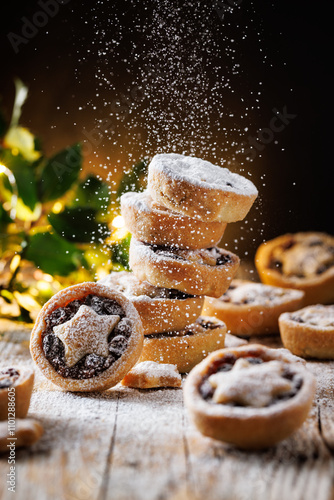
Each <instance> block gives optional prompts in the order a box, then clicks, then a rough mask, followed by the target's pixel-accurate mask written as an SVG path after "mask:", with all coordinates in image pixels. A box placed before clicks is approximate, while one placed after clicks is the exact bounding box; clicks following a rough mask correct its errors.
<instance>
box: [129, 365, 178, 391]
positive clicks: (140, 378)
mask: <svg viewBox="0 0 334 500" xmlns="http://www.w3.org/2000/svg"><path fill="white" fill-rule="evenodd" d="M181 382H182V379H181V375H180V373H179V372H178V370H177V366H176V365H173V364H170V363H157V362H156V361H142V362H141V363H138V364H137V365H136V366H134V368H132V370H131V371H130V372H129V373H128V374H127V375H126V376H125V378H124V379H123V381H122V384H123V385H126V386H128V387H138V388H143V389H149V388H155V387H181Z"/></svg>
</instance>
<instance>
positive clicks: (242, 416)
mask: <svg viewBox="0 0 334 500" xmlns="http://www.w3.org/2000/svg"><path fill="white" fill-rule="evenodd" d="M240 358H260V359H261V360H262V361H263V362H264V364H266V362H270V361H271V362H272V361H274V365H275V369H276V368H277V367H279V368H280V366H281V364H282V369H283V367H284V369H283V371H282V374H283V375H282V377H285V378H283V379H282V378H281V377H278V379H277V380H278V383H279V384H282V383H283V386H284V384H285V382H284V380H286V384H287V385H289V384H288V382H289V378H290V379H291V381H295V382H294V383H295V384H296V385H295V390H294V391H291V392H290V394H291V396H290V395H289V393H288V392H286V394H287V395H288V397H287V399H282V400H276V401H275V397H276V396H277V395H279V394H280V392H279V391H281V392H282V394H284V391H287V390H288V389H287V388H284V389H283V388H282V387H281V388H280V387H279V384H277V382H276V380H275V378H274V377H273V379H274V381H275V384H276V385H275V384H274V383H273V385H272V387H271V386H269V385H266V384H268V379H267V380H262V378H261V377H260V378H258V379H257V381H256V380H255V385H254V387H252V386H250V385H249V380H250V378H249V375H248V376H247V373H246V371H247V370H246V369H245V370H244V371H245V374H244V376H243V378H241V379H240V378H239V380H241V383H240V384H239V385H237V386H236V387H235V381H234V389H233V384H230V385H229V386H228V385H227V383H226V384H225V388H224V382H221V384H222V385H221V386H220V394H221V395H222V396H220V394H218V396H219V397H221V399H223V398H224V397H225V399H226V400H229V399H227V398H228V397H229V398H231V394H233V391H234V396H233V397H232V399H231V401H233V400H235V401H239V398H240V394H241V396H243V397H245V398H246V399H245V401H244V399H243V397H242V399H241V401H243V405H240V403H236V404H231V403H230V404H223V403H215V402H213V400H212V398H211V399H210V398H208V399H205V397H204V396H205V392H204V393H203V387H204V386H203V383H204V382H205V381H208V380H209V377H210V376H212V375H213V374H215V373H221V374H222V372H217V369H218V367H219V365H221V364H222V363H224V362H228V363H237V362H238V360H239V361H241V363H244V361H243V360H241V359H240ZM232 360H233V361H232ZM295 360H296V361H297V360H298V358H295V357H294V356H292V355H291V354H290V353H289V352H288V351H286V350H285V349H269V348H267V347H264V346H261V345H256V344H252V345H248V346H243V347H239V348H235V349H222V350H219V351H216V352H214V353H212V354H210V355H209V356H208V357H207V358H206V359H204V360H203V361H202V362H201V363H200V364H198V365H197V366H196V367H195V368H194V369H193V370H192V371H191V372H190V374H189V375H188V377H187V379H186V382H185V385H184V399H185V405H186V407H187V409H188V411H189V413H190V416H191V418H192V419H193V421H194V423H195V425H196V426H197V428H198V429H199V430H200V432H201V433H202V434H204V435H205V436H209V437H212V438H214V439H218V440H221V441H225V442H227V443H231V444H234V445H236V446H237V447H239V448H244V449H261V448H267V447H269V446H273V445H274V444H276V443H277V442H278V441H281V440H282V439H285V438H286V437H288V436H289V435H290V434H291V433H292V432H293V431H295V430H296V429H297V428H298V427H300V426H301V425H302V423H303V422H304V421H305V419H306V418H307V415H308V413H309V410H310V408H311V406H312V401H313V397H314V393H315V385H316V384H315V379H314V377H313V375H312V373H310V372H309V371H307V370H306V368H305V367H304V365H303V363H301V362H296V361H295ZM246 362H247V361H246ZM233 366H234V365H233ZM267 371H268V370H267ZM284 371H285V372H284ZM252 372H253V375H252V377H253V380H254V370H253V371H252ZM226 373H227V374H229V373H231V372H228V371H227V372H226ZM249 373H250V372H249ZM260 373H261V372H260ZM284 373H286V375H284ZM240 375H241V376H242V375H243V374H242V372H241V370H240V372H239V377H240ZM256 376H257V374H256V372H255V377H256ZM286 377H288V378H286ZM222 380H223V381H224V379H222ZM226 380H227V379H226ZM243 380H244V381H245V384H244V386H243V385H242V383H243ZM261 381H262V382H261ZM291 383H292V382H291ZM299 383H301V386H300V387H298V385H297V384H299ZM277 386H278V387H277ZM210 387H211V386H210ZM250 387H251V389H250ZM257 387H260V392H261V388H263V389H266V388H267V389H268V391H269V396H270V393H271V392H272V394H273V396H272V398H273V399H272V403H269V404H268V405H267V406H263V405H261V398H260V401H259V400H258V395H257V393H256V388H257ZM224 390H225V391H226V393H225V394H224ZM253 391H254V392H253ZM243 392H244V394H243ZM253 395H254V401H255V402H256V405H257V406H256V407H254V406H251V405H249V404H248V403H249V399H250V398H251V397H252V396H253ZM234 398H235V399H234Z"/></svg>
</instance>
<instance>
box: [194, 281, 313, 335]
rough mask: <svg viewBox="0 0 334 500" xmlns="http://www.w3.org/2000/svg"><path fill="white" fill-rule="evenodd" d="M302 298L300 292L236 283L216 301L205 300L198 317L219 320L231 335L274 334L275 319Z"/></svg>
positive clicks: (277, 330)
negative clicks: (205, 316)
mask: <svg viewBox="0 0 334 500" xmlns="http://www.w3.org/2000/svg"><path fill="white" fill-rule="evenodd" d="M303 298H304V292H302V291H300V290H291V289H290V290H289V289H287V288H280V287H277V286H270V285H263V284H262V283H253V282H251V281H247V280H238V279H236V280H233V281H232V284H231V286H230V288H229V289H228V290H227V291H226V292H225V293H224V295H222V296H221V297H219V299H215V298H213V297H206V298H205V303H204V308H203V313H202V314H205V315H207V316H216V317H217V318H219V319H221V320H222V321H224V323H226V327H227V329H228V330H229V331H230V332H231V333H233V334H235V335H240V336H252V335H263V334H267V333H278V332H279V329H278V318H279V315H280V314H281V313H283V312H286V311H295V310H296V309H299V308H300V307H301V306H302V302H303Z"/></svg>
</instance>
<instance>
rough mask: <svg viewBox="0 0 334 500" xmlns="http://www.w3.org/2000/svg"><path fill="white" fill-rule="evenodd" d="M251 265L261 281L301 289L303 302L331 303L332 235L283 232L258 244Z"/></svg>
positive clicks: (333, 289)
mask: <svg viewBox="0 0 334 500" xmlns="http://www.w3.org/2000/svg"><path fill="white" fill-rule="evenodd" d="M255 264H256V267H257V271H258V273H259V276H260V278H261V281H262V282H263V283H266V284H268V285H275V286H281V287H283V288H296V289H298V290H303V291H304V292H305V299H304V305H311V304H318V303H321V304H331V303H333V302H334V237H333V236H330V235H329V234H325V233H314V232H306V233H296V234H285V235H283V236H279V237H278V238H275V239H273V240H270V241H267V242H265V243H262V245H260V246H259V248H258V250H257V252H256V256H255Z"/></svg>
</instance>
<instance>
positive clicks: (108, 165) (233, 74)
mask: <svg viewBox="0 0 334 500" xmlns="http://www.w3.org/2000/svg"><path fill="white" fill-rule="evenodd" d="M125 5H126V7H125ZM70 8H71V7H70ZM80 16H81V19H82V22H83V24H85V25H87V28H88V29H90V32H91V33H94V34H95V36H94V38H93V40H92V42H91V44H90V46H89V50H87V51H85V52H83V51H82V47H81V45H84V44H85V40H83V39H82V40H80V41H81V42H82V43H81V44H79V43H78V36H77V37H76V43H77V44H78V47H75V49H76V50H77V65H76V68H75V73H76V78H77V80H78V81H79V82H82V83H83V82H84V81H85V80H86V76H87V71H89V72H92V68H94V73H93V74H92V75H89V76H92V78H95V82H96V93H95V96H91V97H90V99H89V100H88V101H87V102H79V103H78V108H80V109H83V110H85V109H92V110H95V116H96V119H95V122H94V123H92V124H91V128H90V129H87V130H86V132H87V134H86V133H85V134H84V135H85V139H87V151H88V153H89V160H88V161H90V162H91V163H92V165H93V164H94V165H96V166H98V165H100V166H101V167H103V168H105V169H107V170H108V171H109V174H108V179H109V181H110V183H111V185H112V189H113V190H114V191H116V190H117V183H118V180H119V176H118V175H115V172H117V171H120V170H124V169H126V168H128V169H130V168H131V166H132V164H133V163H134V161H136V160H138V159H139V158H142V157H148V158H149V159H151V158H152V157H153V156H154V155H155V154H156V153H166V152H177V153H180V154H185V155H190V156H196V157H198V158H204V159H207V160H209V161H211V162H213V163H215V164H217V165H220V166H227V167H228V168H229V169H231V170H232V171H234V172H238V173H241V174H243V175H245V176H246V177H252V171H250V172H248V170H252V169H251V168H249V167H248V168H247V166H249V165H251V162H252V161H253V159H252V158H250V156H252V155H249V154H247V153H246V152H247V150H249V146H250V145H249V142H248V140H249V137H253V136H256V134H257V132H258V128H259V126H265V125H266V123H263V124H261V123H260V125H259V116H261V112H262V107H263V106H262V100H263V102H264V103H265V102H266V95H264V94H265V92H266V87H265V85H264V84H263V82H262V81H261V78H259V79H258V81H257V80H255V78H253V79H250V78H248V76H249V64H248V61H247V60H245V58H244V57H243V54H244V52H245V50H246V49H247V47H249V45H250V43H251V45H252V51H253V53H252V56H253V57H254V60H257V61H259V64H263V68H264V70H265V69H266V68H269V67H270V66H272V61H270V60H269V59H268V56H267V53H266V52H267V49H266V43H265V41H264V39H265V35H267V33H266V32H265V30H268V28H267V27H266V26H265V25H263V24H262V23H261V10H260V8H259V7H258V5H257V4H256V2H253V1H252V0H250V2H242V3H240V4H239V5H233V7H231V8H230V9H228V10H227V11H226V12H225V13H224V16H221V15H219V8H217V6H216V4H215V2H193V1H183V2H170V1H168V0H153V1H151V0H150V1H149V0H142V1H141V2H137V1H136V0H128V1H127V2H126V3H124V6H123V5H122V7H121V8H120V7H118V6H117V3H114V2H107V0H97V1H96V2H94V5H91V4H89V6H85V5H83V6H82V8H81V14H80ZM77 35H78V34H77ZM263 95H264V99H263ZM266 110H267V107H266V108H265V110H264V111H266ZM88 126H89V124H88ZM90 132H93V133H92V134H90ZM104 149H105V151H106V154H104V152H103V150H104ZM94 156H95V158H94ZM107 157H108V161H107V160H105V158H107ZM258 157H260V154H258ZM102 158H103V161H102ZM104 162H105V164H104ZM258 181H259V180H258V179H255V184H256V185H257V186H258V187H259V186H260V182H261V181H259V182H258ZM260 201H261V200H258V203H257V206H258V207H260ZM254 209H257V207H254ZM250 222H252V221H250ZM251 226H252V223H250V224H249V226H248V227H245V228H244V229H243V234H244V235H247V233H249V231H250V229H249V228H250V227H251Z"/></svg>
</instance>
